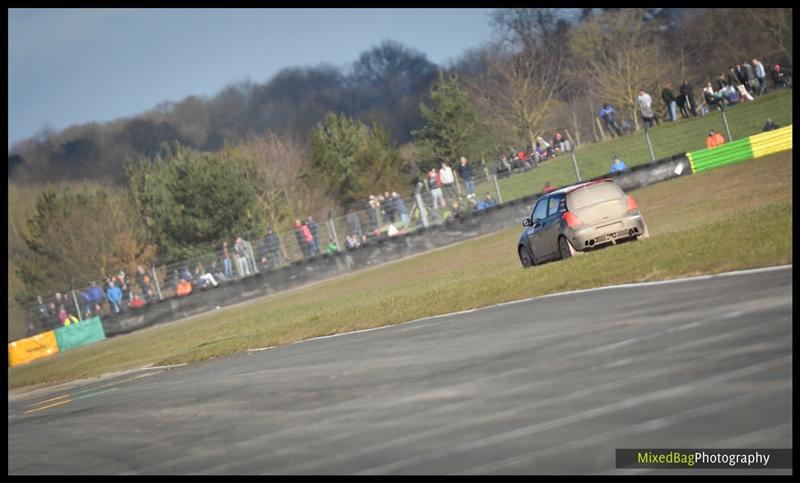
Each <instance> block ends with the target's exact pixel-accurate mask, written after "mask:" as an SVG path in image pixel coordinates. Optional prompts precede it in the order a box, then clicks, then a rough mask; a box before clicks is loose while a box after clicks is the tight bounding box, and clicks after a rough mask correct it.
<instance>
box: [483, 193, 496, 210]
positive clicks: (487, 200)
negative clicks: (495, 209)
mask: <svg viewBox="0 0 800 483" xmlns="http://www.w3.org/2000/svg"><path fill="white" fill-rule="evenodd" d="M496 204H497V202H496V201H495V200H494V198H492V195H491V194H489V193H486V196H484V198H483V200H481V201H480V202H479V203H478V209H479V210H485V209H487V208H491V207H492V206H494V205H496Z"/></svg>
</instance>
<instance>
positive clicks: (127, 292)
mask: <svg viewBox="0 0 800 483" xmlns="http://www.w3.org/2000/svg"><path fill="white" fill-rule="evenodd" d="M117 283H118V284H119V289H120V290H122V299H123V300H128V301H130V300H131V288H130V286H129V285H128V279H127V278H126V277H125V272H123V271H121V270H120V272H119V274H117Z"/></svg>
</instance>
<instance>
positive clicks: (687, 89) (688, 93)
mask: <svg viewBox="0 0 800 483" xmlns="http://www.w3.org/2000/svg"><path fill="white" fill-rule="evenodd" d="M680 93H681V96H682V97H683V98H684V99H685V105H686V106H688V108H689V112H690V113H691V114H692V116H694V117H697V106H696V105H695V103H694V94H693V93H692V85H691V84H689V81H688V80H684V81H683V84H681V88H680Z"/></svg>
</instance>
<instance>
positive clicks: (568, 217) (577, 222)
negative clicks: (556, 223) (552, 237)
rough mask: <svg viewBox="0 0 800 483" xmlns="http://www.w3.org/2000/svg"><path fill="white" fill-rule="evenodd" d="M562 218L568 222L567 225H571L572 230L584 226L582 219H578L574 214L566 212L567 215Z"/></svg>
mask: <svg viewBox="0 0 800 483" xmlns="http://www.w3.org/2000/svg"><path fill="white" fill-rule="evenodd" d="M561 218H563V219H564V221H566V222H567V225H569V226H570V227H572V228H575V227H576V226H580V225H582V224H583V222H582V221H581V219H580V218H578V217H577V216H575V215H573V214H572V213H571V212H569V211H567V212H565V213H564V214H563V215H562V216H561Z"/></svg>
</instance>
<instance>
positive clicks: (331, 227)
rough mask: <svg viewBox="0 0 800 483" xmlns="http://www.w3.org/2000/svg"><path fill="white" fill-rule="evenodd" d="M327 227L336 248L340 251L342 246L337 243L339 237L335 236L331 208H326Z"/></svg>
mask: <svg viewBox="0 0 800 483" xmlns="http://www.w3.org/2000/svg"><path fill="white" fill-rule="evenodd" d="M328 228H329V229H330V230H331V235H333V241H334V243H336V250H338V251H341V250H342V247H341V246H340V245H339V237H338V236H336V224H335V223H334V222H333V208H328Z"/></svg>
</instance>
